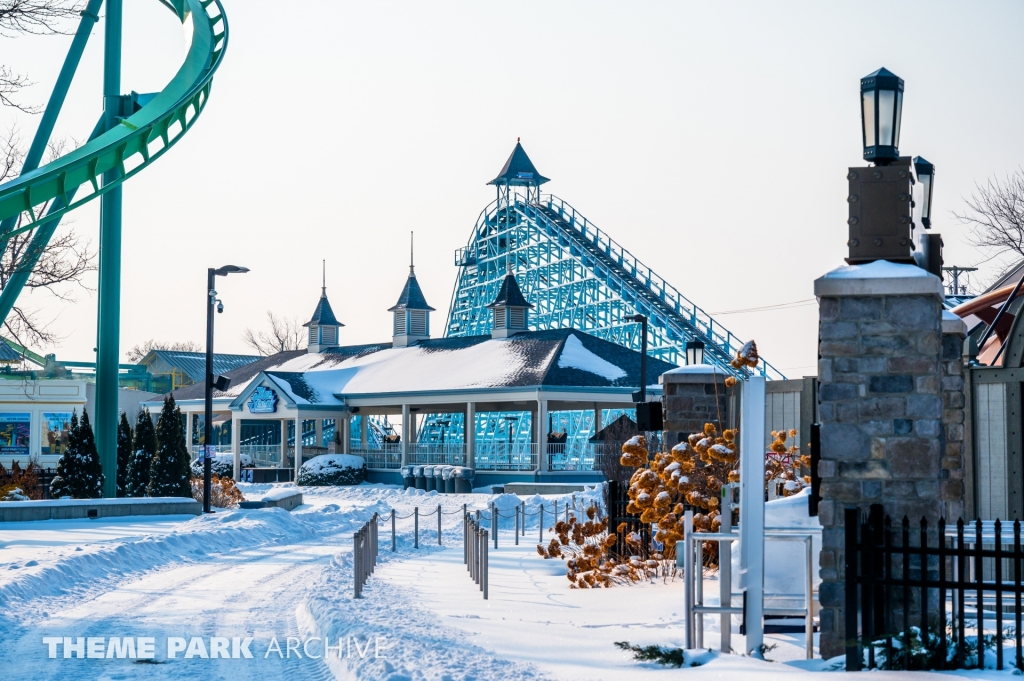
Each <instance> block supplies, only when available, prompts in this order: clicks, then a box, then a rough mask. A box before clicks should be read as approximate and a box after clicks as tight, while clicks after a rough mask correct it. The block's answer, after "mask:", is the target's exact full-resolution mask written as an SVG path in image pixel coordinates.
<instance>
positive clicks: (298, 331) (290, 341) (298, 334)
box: [242, 310, 306, 357]
mask: <svg viewBox="0 0 1024 681" xmlns="http://www.w3.org/2000/svg"><path fill="white" fill-rule="evenodd" d="M267 321H268V323H269V324H270V328H269V329H268V330H266V331H253V330H252V329H246V330H245V333H244V334H242V340H243V341H244V342H245V344H246V345H248V346H249V347H250V348H252V349H253V350H255V351H256V352H258V353H260V354H261V355H263V356H264V357H269V356H270V355H274V354H277V353H279V352H285V351H287V350H301V349H302V348H304V347H306V330H305V329H304V328H303V327H302V322H301V321H299V320H298V319H296V318H293V319H286V318H284V317H278V316H277V315H275V314H274V313H273V312H271V311H270V310H267Z"/></svg>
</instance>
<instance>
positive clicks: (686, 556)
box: [683, 506, 696, 648]
mask: <svg viewBox="0 0 1024 681" xmlns="http://www.w3.org/2000/svg"><path fill="white" fill-rule="evenodd" d="M683 518H684V519H685V520H684V523H683V615H684V618H685V620H686V621H685V626H684V627H683V629H684V632H685V634H686V647H687V648H693V647H694V644H695V643H696V638H695V637H694V631H693V629H694V627H693V597H694V595H695V592H694V588H693V579H694V568H693V508H692V507H691V506H687V507H686V511H685V514H684V516H683Z"/></svg>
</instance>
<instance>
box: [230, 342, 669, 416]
mask: <svg viewBox="0 0 1024 681" xmlns="http://www.w3.org/2000/svg"><path fill="white" fill-rule="evenodd" d="M672 368H674V365H672V364H669V363H668V362H665V361H662V360H659V359H656V358H654V357H650V356H649V357H648V358H647V375H648V382H651V380H652V377H655V376H658V375H660V374H662V373H664V372H665V371H668V370H669V369H672ZM264 381H266V382H269V383H271V384H273V385H274V386H276V387H277V388H279V389H280V391H281V392H282V393H283V395H284V396H285V397H286V398H287V401H288V402H290V403H292V404H294V405H299V406H302V405H310V406H312V405H319V406H341V405H343V404H344V399H345V398H346V397H353V396H360V397H365V396H368V395H387V394H392V395H393V394H404V393H426V392H445V391H461V390H475V389H501V388H523V387H550V388H601V387H610V388H623V387H633V388H635V387H637V386H639V384H640V353H639V352H636V351H634V350H631V349H629V348H625V347H622V346H620V345H616V344H615V343H611V342H609V341H606V340H602V339H600V338H596V337H594V336H591V335H590V334H587V333H584V332H582V331H577V330H574V329H557V330H552V331H524V332H521V333H517V334H516V335H514V336H511V337H510V338H505V339H494V338H491V336H489V335H488V336H471V337H464V338H438V339H431V340H424V341H420V342H419V343H416V344H415V345H410V346H408V347H398V348H396V347H391V346H390V345H389V344H386V343H383V344H379V345H368V346H367V345H362V346H351V347H342V348H333V349H332V351H330V352H325V353H321V354H318V353H308V354H303V355H301V356H297V357H294V358H292V359H290V360H287V361H285V362H282V363H279V364H277V365H276V366H274V367H268V368H267V369H266V370H264V371H261V372H260V373H259V374H258V375H257V376H256V377H255V378H254V380H252V381H250V382H249V385H248V386H246V387H245V389H244V390H242V391H240V392H238V393H236V395H237V397H236V399H235V400H234V402H233V403H232V407H233V408H240V407H241V405H242V404H243V403H244V402H245V399H247V394H248V392H250V391H251V390H254V389H255V387H256V385H257V384H259V383H262V382H264Z"/></svg>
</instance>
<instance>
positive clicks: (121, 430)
mask: <svg viewBox="0 0 1024 681" xmlns="http://www.w3.org/2000/svg"><path fill="white" fill-rule="evenodd" d="M131 463H132V427H131V424H130V423H128V415H127V414H125V413H124V412H121V421H120V422H119V423H118V424H117V496H119V497H126V496H128V475H129V468H130V467H131Z"/></svg>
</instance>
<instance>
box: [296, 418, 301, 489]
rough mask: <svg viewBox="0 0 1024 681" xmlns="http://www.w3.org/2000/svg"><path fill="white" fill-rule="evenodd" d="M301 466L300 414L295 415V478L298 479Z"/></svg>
mask: <svg viewBox="0 0 1024 681" xmlns="http://www.w3.org/2000/svg"><path fill="white" fill-rule="evenodd" d="M300 468H302V414H299V415H298V416H296V417H295V480H296V481H298V479H299V469H300Z"/></svg>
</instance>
